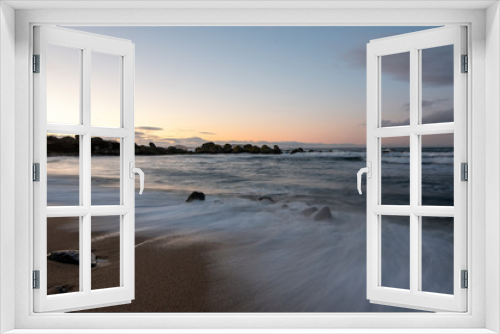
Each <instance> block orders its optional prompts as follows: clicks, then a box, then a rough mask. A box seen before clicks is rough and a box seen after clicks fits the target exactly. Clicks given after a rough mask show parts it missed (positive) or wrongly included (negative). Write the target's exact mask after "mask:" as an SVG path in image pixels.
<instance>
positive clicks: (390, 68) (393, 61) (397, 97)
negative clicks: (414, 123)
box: [381, 52, 410, 126]
mask: <svg viewBox="0 0 500 334" xmlns="http://www.w3.org/2000/svg"><path fill="white" fill-rule="evenodd" d="M381 67H382V69H381V100H382V103H381V105H382V112H381V116H382V120H381V126H398V125H409V124H410V53H409V52H404V53H398V54H393V55H388V56H382V57H381Z"/></svg>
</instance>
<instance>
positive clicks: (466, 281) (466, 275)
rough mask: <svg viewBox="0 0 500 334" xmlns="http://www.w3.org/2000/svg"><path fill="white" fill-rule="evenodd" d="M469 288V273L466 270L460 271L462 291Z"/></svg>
mask: <svg viewBox="0 0 500 334" xmlns="http://www.w3.org/2000/svg"><path fill="white" fill-rule="evenodd" d="M468 287H469V273H468V272H467V270H462V289H467V288H468Z"/></svg>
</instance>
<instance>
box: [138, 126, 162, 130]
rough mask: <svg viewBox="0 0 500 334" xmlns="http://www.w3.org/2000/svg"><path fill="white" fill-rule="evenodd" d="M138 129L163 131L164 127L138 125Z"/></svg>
mask: <svg viewBox="0 0 500 334" xmlns="http://www.w3.org/2000/svg"><path fill="white" fill-rule="evenodd" d="M136 129H139V130H144V131H161V130H163V128H158V127H156V126H137V127H136Z"/></svg>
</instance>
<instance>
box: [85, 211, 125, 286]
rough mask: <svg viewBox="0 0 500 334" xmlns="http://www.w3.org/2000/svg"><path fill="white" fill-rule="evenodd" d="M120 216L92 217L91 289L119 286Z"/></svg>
mask: <svg viewBox="0 0 500 334" xmlns="http://www.w3.org/2000/svg"><path fill="white" fill-rule="evenodd" d="M120 218H121V217H120V216H111V217H96V216H94V217H92V290H95V289H104V288H114V287H119V286H120Z"/></svg>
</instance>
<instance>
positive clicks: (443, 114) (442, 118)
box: [382, 108, 453, 126]
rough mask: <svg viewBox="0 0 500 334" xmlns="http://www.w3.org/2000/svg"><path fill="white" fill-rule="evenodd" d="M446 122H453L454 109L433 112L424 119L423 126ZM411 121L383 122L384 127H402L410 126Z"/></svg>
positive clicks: (384, 120)
mask: <svg viewBox="0 0 500 334" xmlns="http://www.w3.org/2000/svg"><path fill="white" fill-rule="evenodd" d="M444 122H453V108H451V109H445V110H438V111H432V112H431V113H429V115H426V116H423V117H422V124H429V123H444ZM409 124H410V120H409V119H408V118H407V119H405V120H403V121H391V120H388V119H383V120H382V126H401V125H409Z"/></svg>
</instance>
